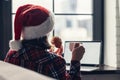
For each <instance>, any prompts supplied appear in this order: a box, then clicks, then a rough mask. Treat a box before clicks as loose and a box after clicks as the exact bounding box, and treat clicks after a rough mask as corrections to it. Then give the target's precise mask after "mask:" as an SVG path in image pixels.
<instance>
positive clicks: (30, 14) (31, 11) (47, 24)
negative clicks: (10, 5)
mask: <svg viewBox="0 0 120 80" xmlns="http://www.w3.org/2000/svg"><path fill="white" fill-rule="evenodd" d="M53 26H54V18H53V14H52V13H51V12H50V11H48V10H47V9H45V8H44V7H42V6H38V5H32V4H27V5H23V6H20V7H19V8H18V10H17V12H16V16H15V21H14V39H13V40H11V41H10V44H9V45H10V49H13V50H16V51H17V50H19V49H21V47H22V44H21V40H31V39H37V38H40V37H43V36H47V35H48V34H49V33H50V32H51V30H53Z"/></svg>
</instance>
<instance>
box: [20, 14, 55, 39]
mask: <svg viewBox="0 0 120 80" xmlns="http://www.w3.org/2000/svg"><path fill="white" fill-rule="evenodd" d="M53 19H54V18H53V14H52V13H49V17H48V18H47V20H46V21H45V22H43V23H42V24H40V25H37V26H26V27H24V29H23V31H22V38H23V39H26V40H30V39H36V38H40V37H43V36H46V35H48V34H49V33H50V32H51V30H53V26H54V20H53Z"/></svg>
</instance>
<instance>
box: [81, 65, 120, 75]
mask: <svg viewBox="0 0 120 80" xmlns="http://www.w3.org/2000/svg"><path fill="white" fill-rule="evenodd" d="M81 74H84V75H86V74H120V68H116V67H110V66H106V65H104V66H100V67H99V68H98V69H96V70H93V71H81Z"/></svg>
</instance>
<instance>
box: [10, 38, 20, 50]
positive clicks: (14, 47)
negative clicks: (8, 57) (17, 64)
mask: <svg viewBox="0 0 120 80" xmlns="http://www.w3.org/2000/svg"><path fill="white" fill-rule="evenodd" d="M9 47H10V49H12V50H15V51H18V50H19V49H21V47H22V44H21V41H20V40H11V41H10V42H9Z"/></svg>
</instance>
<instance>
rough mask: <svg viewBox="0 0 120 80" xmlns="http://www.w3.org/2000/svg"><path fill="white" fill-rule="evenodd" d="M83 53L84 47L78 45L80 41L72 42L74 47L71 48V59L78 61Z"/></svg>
mask: <svg viewBox="0 0 120 80" xmlns="http://www.w3.org/2000/svg"><path fill="white" fill-rule="evenodd" d="M84 53H85V48H84V47H83V46H81V45H80V43H74V47H73V49H72V59H71V60H76V61H80V60H81V59H82V57H83V55H84Z"/></svg>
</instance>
